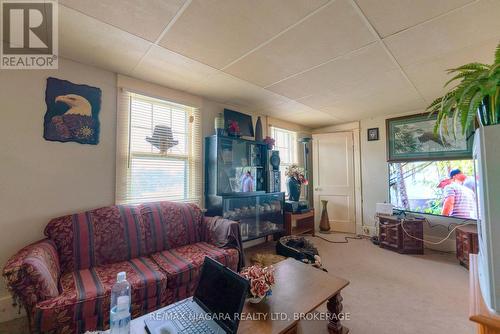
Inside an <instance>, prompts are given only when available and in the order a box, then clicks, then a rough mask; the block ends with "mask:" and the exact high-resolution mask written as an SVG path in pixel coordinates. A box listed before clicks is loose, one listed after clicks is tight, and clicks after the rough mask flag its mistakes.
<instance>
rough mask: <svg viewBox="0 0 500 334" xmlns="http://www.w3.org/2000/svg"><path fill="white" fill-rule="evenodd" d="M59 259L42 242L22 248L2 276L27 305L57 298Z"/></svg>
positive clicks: (49, 245) (49, 243) (50, 246)
mask: <svg viewBox="0 0 500 334" xmlns="http://www.w3.org/2000/svg"><path fill="white" fill-rule="evenodd" d="M60 271H61V270H60V267H59V256H58V255H57V251H56V247H55V245H54V243H53V242H52V241H51V240H48V239H45V240H42V241H38V242H36V243H34V244H31V245H29V246H26V247H24V248H23V249H21V250H20V251H19V252H18V253H17V254H16V255H14V256H13V257H11V258H10V259H9V261H8V262H7V264H6V265H5V269H4V272H3V275H4V277H5V281H6V283H7V285H8V286H9V287H10V288H11V290H13V291H16V293H17V294H18V296H19V297H21V298H22V300H23V301H24V303H25V304H27V306H32V305H35V304H36V303H37V302H39V301H42V300H46V299H49V298H53V297H57V296H58V295H59V289H58V282H59V275H60Z"/></svg>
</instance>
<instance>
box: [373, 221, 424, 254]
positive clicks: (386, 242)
mask: <svg viewBox="0 0 500 334" xmlns="http://www.w3.org/2000/svg"><path fill="white" fill-rule="evenodd" d="M377 219H378V222H379V242H380V247H382V248H386V249H389V250H392V251H395V252H398V253H401V254H424V243H423V241H422V240H423V238H424V227H423V222H424V220H423V219H417V218H404V219H401V218H400V217H398V216H386V215H377ZM402 225H403V226H402ZM403 227H404V230H405V231H406V233H405V231H403ZM415 238H417V239H420V240H417V239H415Z"/></svg>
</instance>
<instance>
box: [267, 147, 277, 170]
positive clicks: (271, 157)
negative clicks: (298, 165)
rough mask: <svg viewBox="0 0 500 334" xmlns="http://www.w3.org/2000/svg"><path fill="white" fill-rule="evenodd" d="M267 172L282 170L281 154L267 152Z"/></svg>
mask: <svg viewBox="0 0 500 334" xmlns="http://www.w3.org/2000/svg"><path fill="white" fill-rule="evenodd" d="M267 164H268V166H267V170H268V171H271V170H280V152H279V151H273V150H269V151H268V152H267Z"/></svg>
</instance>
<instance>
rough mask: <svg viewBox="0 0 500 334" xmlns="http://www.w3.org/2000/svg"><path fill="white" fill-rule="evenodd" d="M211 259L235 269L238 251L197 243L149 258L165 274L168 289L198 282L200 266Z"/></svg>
mask: <svg viewBox="0 0 500 334" xmlns="http://www.w3.org/2000/svg"><path fill="white" fill-rule="evenodd" d="M206 256H208V257H211V258H213V259H214V260H216V261H219V262H220V263H222V264H223V265H225V266H227V267H229V268H231V269H232V270H235V271H236V269H237V266H238V251H237V250H236V249H230V248H228V249H224V248H219V247H216V246H214V245H211V244H208V243H206V242H198V243H195V244H191V245H186V246H182V247H178V248H174V249H169V250H165V251H163V252H159V253H155V254H152V255H151V258H152V259H153V260H154V261H155V262H156V263H158V265H159V266H160V267H161V268H162V269H163V270H164V271H165V272H166V274H167V278H168V279H167V282H168V283H167V284H168V287H169V288H174V287H178V286H181V285H185V284H188V283H190V282H198V277H199V275H200V270H201V266H202V265H203V261H204V260H205V257H206Z"/></svg>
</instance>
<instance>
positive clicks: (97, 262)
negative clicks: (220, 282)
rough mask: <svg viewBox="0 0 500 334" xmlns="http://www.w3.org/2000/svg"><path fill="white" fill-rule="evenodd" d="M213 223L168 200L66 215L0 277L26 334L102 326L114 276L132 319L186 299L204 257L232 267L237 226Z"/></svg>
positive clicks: (195, 210) (105, 324) (235, 262)
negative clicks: (122, 284) (127, 293)
mask: <svg viewBox="0 0 500 334" xmlns="http://www.w3.org/2000/svg"><path fill="white" fill-rule="evenodd" d="M218 219H219V218H211V219H204V217H203V214H202V211H201V210H200V209H199V208H198V207H197V206H196V205H194V204H185V203H172V202H159V203H148V204H143V205H139V206H110V207H104V208H100V209H96V210H91V211H87V212H84V213H78V214H73V215H67V216H64V217H60V218H56V219H53V220H52V221H50V222H49V224H48V225H47V227H46V228H45V235H46V236H47V237H48V239H44V240H41V241H39V242H37V243H34V244H32V245H29V246H27V247H25V248H23V249H22V250H21V251H19V252H18V253H17V254H16V255H14V256H13V257H12V258H11V259H10V260H9V261H8V262H7V264H6V266H5V267H4V271H3V275H4V277H5V279H6V281H7V286H8V287H9V289H10V290H11V291H12V292H13V294H14V295H15V296H16V297H19V299H20V301H21V302H22V304H23V305H24V306H25V307H26V310H27V313H28V315H29V317H30V325H31V331H32V332H33V333H54V334H55V333H82V332H85V331H87V330H97V329H105V328H107V327H108V326H109V304H110V292H111V287H112V285H113V284H114V282H115V281H116V274H117V273H118V272H120V271H125V272H126V273H127V280H128V281H129V282H130V284H131V289H132V316H133V317H137V316H139V315H142V314H145V313H149V312H152V311H153V310H156V309H158V308H160V307H162V306H165V305H168V304H171V303H173V302H175V301H178V300H181V299H184V298H186V297H189V296H192V295H193V293H194V290H195V289H196V286H197V284H198V279H199V274H200V269H201V266H202V264H203V261H204V258H205V256H209V257H212V258H214V259H215V260H217V261H219V262H221V263H223V264H224V265H226V266H228V267H229V268H231V269H233V270H236V269H237V267H238V263H241V259H239V256H240V253H241V247H238V245H239V244H238V243H237V244H236V249H235V248H230V247H235V246H234V244H233V243H231V242H229V241H230V240H229V239H231V240H232V241H234V239H237V240H241V237H240V236H239V234H238V233H237V235H236V237H235V236H234V235H235V231H239V229H236V228H237V227H238V226H237V223H235V222H231V221H227V220H221V221H218ZM226 229H227V230H226ZM229 229H230V230H229ZM212 230H213V231H212ZM202 234H203V235H202ZM207 241H208V242H207ZM222 246H225V247H224V248H221V247H222Z"/></svg>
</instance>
